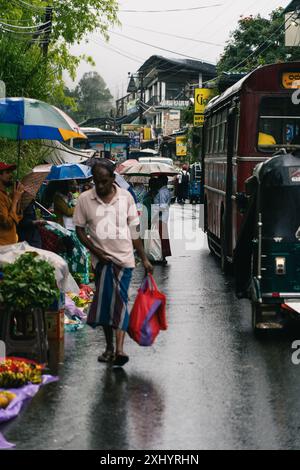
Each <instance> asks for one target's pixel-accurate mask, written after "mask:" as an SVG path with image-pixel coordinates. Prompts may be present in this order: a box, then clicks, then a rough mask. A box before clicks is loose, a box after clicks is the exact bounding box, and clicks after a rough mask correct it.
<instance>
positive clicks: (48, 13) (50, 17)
mask: <svg viewBox="0 0 300 470" xmlns="http://www.w3.org/2000/svg"><path fill="white" fill-rule="evenodd" d="M52 20H53V8H52V7H50V6H49V5H48V6H47V7H46V13H45V23H46V26H45V30H46V32H45V34H44V39H43V45H42V51H43V56H44V57H45V58H46V57H47V55H48V50H49V44H50V37H51V33H52Z"/></svg>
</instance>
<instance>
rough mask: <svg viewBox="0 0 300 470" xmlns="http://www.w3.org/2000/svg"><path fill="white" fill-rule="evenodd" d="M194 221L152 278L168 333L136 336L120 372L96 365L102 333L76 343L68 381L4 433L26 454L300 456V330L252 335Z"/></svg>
mask: <svg viewBox="0 0 300 470" xmlns="http://www.w3.org/2000/svg"><path fill="white" fill-rule="evenodd" d="M195 211H196V209H195V208H192V207H191V206H186V207H185V208H184V209H183V208H181V207H179V206H174V207H173V208H172V217H173V218H174V219H175V225H173V226H175V228H176V231H175V232H176V233H175V236H176V237H177V238H178V237H179V234H180V226H181V224H182V221H183V220H184V227H185V228H186V234H185V238H186V239H185V240H184V241H182V240H177V241H174V240H173V242H172V248H173V253H174V255H173V257H172V259H171V260H170V262H169V266H167V267H156V268H155V277H156V279H157V282H158V284H159V287H160V288H161V289H162V290H163V291H164V292H165V293H166V294H167V297H168V319H169V330H168V331H167V332H162V333H161V335H160V336H159V338H158V340H157V342H156V343H155V345H154V346H153V347H152V348H147V349H142V348H140V347H138V346H137V345H136V344H135V343H133V342H132V341H131V340H130V339H129V338H128V339H127V351H128V353H129V354H130V363H129V364H128V365H127V366H126V368H125V369H124V370H117V371H114V370H111V369H109V368H107V367H106V366H105V365H101V364H98V362H97V355H98V353H99V352H100V351H102V350H103V348H104V341H103V337H102V334H101V332H100V330H99V331H98V330H97V331H93V330H91V329H89V328H85V329H84V330H82V331H80V332H77V333H68V334H67V335H66V338H65V358H64V360H63V363H61V364H59V365H58V373H59V376H60V381H59V382H58V383H56V384H51V385H49V386H47V387H45V388H44V389H42V390H41V391H40V393H39V394H38V395H37V396H36V397H35V398H34V399H33V400H32V402H31V403H30V404H29V405H28V406H27V408H26V409H25V410H24V411H23V412H22V414H21V416H20V417H19V418H18V419H16V420H15V421H14V422H12V423H10V424H9V425H8V426H6V428H5V430H4V434H5V437H6V438H7V439H8V440H9V441H11V442H14V443H16V444H17V449H95V450H111V449H115V450H117V449H119V450H129V449H130V450H136V449H142V450H143V449H145V450H149V449H170V450H174V449H180V450H182V449H187V450H190V449H197V450H202V449H299V448H300V399H299V396H300V366H295V365H293V364H292V362H291V355H292V349H291V343H292V340H293V339H300V331H299V332H297V331H293V332H292V333H291V332H290V333H283V334H282V333H280V334H276V335H275V334H269V335H268V336H267V337H266V338H265V339H256V338H255V337H254V336H253V334H252V331H251V320H250V306H249V304H248V302H247V301H237V300H236V299H235V296H234V293H233V288H232V284H231V279H230V278H228V279H226V278H224V276H223V275H222V274H221V272H220V269H219V266H218V263H217V261H216V260H215V259H214V258H213V257H212V256H211V255H210V254H209V252H208V249H207V246H206V243H205V240H204V237H203V236H202V235H201V232H200V230H199V229H197V234H198V235H197V236H198V240H197V242H196V244H195V245H196V246H194V247H193V246H192V245H193V244H192V245H191V242H190V240H189V243H188V244H187V238H189V237H190V235H191V232H192V226H193V227H194V229H195V227H196V226H197V223H196V213H195ZM173 238H174V234H173ZM191 248H194V249H191ZM142 275H143V272H142V270H141V269H140V268H138V269H137V270H136V272H135V278H134V282H133V285H132V294H134V292H135V291H136V289H137V287H138V286H139V284H140V282H141V279H142ZM61 360H62V359H61ZM56 372H57V371H56Z"/></svg>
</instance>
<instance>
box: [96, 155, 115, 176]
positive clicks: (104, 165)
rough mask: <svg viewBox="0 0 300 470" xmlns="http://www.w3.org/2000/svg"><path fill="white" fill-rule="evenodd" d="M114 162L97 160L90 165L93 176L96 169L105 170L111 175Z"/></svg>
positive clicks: (113, 169)
mask: <svg viewBox="0 0 300 470" xmlns="http://www.w3.org/2000/svg"><path fill="white" fill-rule="evenodd" d="M115 168H116V167H115V164H114V163H112V162H111V161H110V160H105V159H103V160H99V162H96V163H95V164H94V165H93V167H92V175H93V177H95V174H96V172H97V170H106V171H107V172H108V173H109V175H110V176H111V177H113V176H114V174H115Z"/></svg>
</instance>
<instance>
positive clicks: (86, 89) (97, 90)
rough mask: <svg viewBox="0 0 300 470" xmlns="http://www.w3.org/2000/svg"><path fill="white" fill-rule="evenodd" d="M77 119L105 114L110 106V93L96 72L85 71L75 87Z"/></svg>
mask: <svg viewBox="0 0 300 470" xmlns="http://www.w3.org/2000/svg"><path fill="white" fill-rule="evenodd" d="M74 96H75V100H76V102H77V106H78V111H77V113H76V116H77V119H78V120H82V119H88V118H96V117H99V116H101V117H104V116H107V115H108V114H109V112H110V110H111V108H112V98H113V97H112V95H111V93H110V91H109V89H108V88H107V86H106V83H105V81H104V80H103V78H102V77H101V76H100V75H99V74H98V73H97V72H88V73H85V74H84V75H83V77H82V79H81V80H80V82H79V84H78V86H77V87H76V89H75V93H74Z"/></svg>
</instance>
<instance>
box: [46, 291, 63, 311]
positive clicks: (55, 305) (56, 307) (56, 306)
mask: <svg viewBox="0 0 300 470" xmlns="http://www.w3.org/2000/svg"><path fill="white" fill-rule="evenodd" d="M65 296H66V294H65V293H63V292H60V294H59V299H58V300H55V302H53V304H52V305H51V306H50V307H49V308H48V309H47V311H48V312H58V311H59V310H61V309H63V308H65V304H66V301H65Z"/></svg>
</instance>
